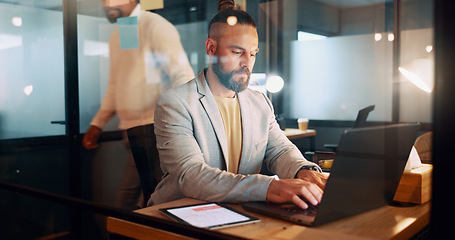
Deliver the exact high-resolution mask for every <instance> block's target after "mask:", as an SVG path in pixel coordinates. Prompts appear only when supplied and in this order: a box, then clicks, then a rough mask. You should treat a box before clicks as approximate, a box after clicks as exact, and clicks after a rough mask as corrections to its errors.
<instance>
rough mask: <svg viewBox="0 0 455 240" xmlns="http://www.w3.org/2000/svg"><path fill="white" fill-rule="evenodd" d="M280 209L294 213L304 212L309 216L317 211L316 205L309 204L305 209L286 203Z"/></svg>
mask: <svg viewBox="0 0 455 240" xmlns="http://www.w3.org/2000/svg"><path fill="white" fill-rule="evenodd" d="M282 209H283V210H285V211H287V212H291V213H294V214H304V215H309V216H313V215H316V213H317V212H318V206H313V205H309V206H308V208H307V209H302V208H300V207H297V206H296V205H286V206H283V207H282Z"/></svg>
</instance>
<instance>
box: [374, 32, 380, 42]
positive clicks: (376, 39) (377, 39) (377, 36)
mask: <svg viewBox="0 0 455 240" xmlns="http://www.w3.org/2000/svg"><path fill="white" fill-rule="evenodd" d="M381 39H382V34H380V33H376V34H374V40H375V41H376V42H378V41H380V40H381Z"/></svg>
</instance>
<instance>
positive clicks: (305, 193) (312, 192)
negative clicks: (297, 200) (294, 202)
mask: <svg viewBox="0 0 455 240" xmlns="http://www.w3.org/2000/svg"><path fill="white" fill-rule="evenodd" d="M301 194H302V197H303V198H305V199H306V200H307V201H308V202H309V203H311V204H312V205H318V204H319V202H321V198H322V190H321V189H320V188H319V187H318V186H317V185H315V184H309V185H307V186H305V187H303V188H302V191H301Z"/></svg>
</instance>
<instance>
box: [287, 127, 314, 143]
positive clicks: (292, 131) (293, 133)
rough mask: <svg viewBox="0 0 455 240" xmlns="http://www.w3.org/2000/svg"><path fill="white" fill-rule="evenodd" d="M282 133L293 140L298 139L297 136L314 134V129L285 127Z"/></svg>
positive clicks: (303, 136)
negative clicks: (303, 129)
mask: <svg viewBox="0 0 455 240" xmlns="http://www.w3.org/2000/svg"><path fill="white" fill-rule="evenodd" d="M284 134H285V135H286V137H288V139H289V140H293V139H298V138H305V137H313V136H316V130H314V129H307V130H305V131H302V130H300V129H298V128H286V129H285V130H284Z"/></svg>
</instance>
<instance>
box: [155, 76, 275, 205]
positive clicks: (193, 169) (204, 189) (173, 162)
mask: <svg viewBox="0 0 455 240" xmlns="http://www.w3.org/2000/svg"><path fill="white" fill-rule="evenodd" d="M185 85H188V84H185ZM174 90H175V89H171V90H170V91H168V92H167V93H166V94H164V95H162V97H161V98H160V100H159V102H158V104H157V108H156V116H160V117H159V118H157V119H156V120H155V133H156V137H157V147H158V150H159V154H160V159H161V164H162V165H161V167H162V169H163V172H164V174H165V177H164V179H163V182H166V184H165V185H163V191H164V192H165V193H164V194H166V193H170V192H174V193H175V194H180V195H183V196H184V197H191V198H197V199H202V200H206V201H223V202H242V201H265V200H266V195H267V189H268V186H269V184H270V182H271V181H272V179H271V178H270V177H268V176H264V175H260V174H251V175H242V174H233V173H230V172H227V171H225V170H221V169H220V168H219V167H217V166H214V165H213V164H210V165H209V164H207V163H206V161H205V159H204V153H203V152H202V150H201V147H200V146H199V143H200V142H202V141H212V142H213V141H217V139H216V138H215V139H212V138H210V139H203V137H201V136H202V135H203V134H200V131H201V130H200V129H198V130H197V131H199V132H198V133H196V134H195V130H194V122H193V121H197V119H195V118H196V117H197V116H196V115H197V114H196V113H195V112H194V109H198V107H195V105H199V104H200V103H199V99H198V98H191V99H183V98H182V97H181V95H182V94H178V92H176V91H174ZM195 94H197V93H195ZM206 127H207V128H211V126H206ZM196 135H197V136H196ZM212 146H213V145H212ZM215 146H216V145H215ZM210 151H212V155H213V153H216V152H217V151H220V149H219V147H218V148H213V149H211V150H210ZM219 158H220V159H219V162H221V161H223V160H222V154H221V152H220V154H219ZM215 165H216V164H215ZM166 178H167V179H166ZM172 179H175V180H172ZM164 188H166V189H164ZM163 197H164V196H163Z"/></svg>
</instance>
